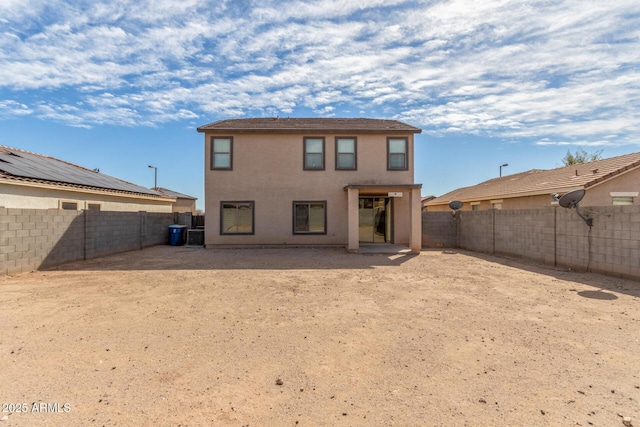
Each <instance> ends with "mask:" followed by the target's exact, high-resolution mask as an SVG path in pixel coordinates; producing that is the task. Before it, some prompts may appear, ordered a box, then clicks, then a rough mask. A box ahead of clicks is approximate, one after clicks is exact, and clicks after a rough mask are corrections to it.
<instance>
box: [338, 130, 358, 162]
mask: <svg viewBox="0 0 640 427" xmlns="http://www.w3.org/2000/svg"><path fill="white" fill-rule="evenodd" d="M356 141H357V139H356V138H355V137H337V138H336V169H343V170H355V169H357V160H356V149H357V148H356Z"/></svg>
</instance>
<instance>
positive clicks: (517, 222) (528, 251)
mask: <svg viewBox="0 0 640 427" xmlns="http://www.w3.org/2000/svg"><path fill="white" fill-rule="evenodd" d="M554 210H555V209H554V208H544V209H528V210H507V211H500V210H494V211H493V213H494V226H495V242H494V252H495V253H497V254H508V255H515V256H518V257H523V258H530V259H533V260H535V261H539V262H546V263H554V261H555V260H554V256H553V248H554Z"/></svg>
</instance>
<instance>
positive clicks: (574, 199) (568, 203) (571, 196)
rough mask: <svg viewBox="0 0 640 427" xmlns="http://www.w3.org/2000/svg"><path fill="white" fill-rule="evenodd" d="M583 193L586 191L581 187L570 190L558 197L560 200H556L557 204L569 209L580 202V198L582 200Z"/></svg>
mask: <svg viewBox="0 0 640 427" xmlns="http://www.w3.org/2000/svg"><path fill="white" fill-rule="evenodd" d="M585 193H586V192H585V191H584V189H582V188H580V189H578V190H573V191H570V192H568V193H567V194H565V195H564V196H562V197H560V200H558V204H560V206H562V207H563V208H569V209H571V208H572V207H574V206H576V207H577V206H578V203H580V200H582V198H583V197H584V194H585Z"/></svg>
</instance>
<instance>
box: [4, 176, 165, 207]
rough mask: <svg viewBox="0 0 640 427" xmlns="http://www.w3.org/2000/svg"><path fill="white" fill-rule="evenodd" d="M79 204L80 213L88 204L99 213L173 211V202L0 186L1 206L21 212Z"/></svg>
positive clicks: (28, 187) (20, 186) (8, 185)
mask: <svg viewBox="0 0 640 427" xmlns="http://www.w3.org/2000/svg"><path fill="white" fill-rule="evenodd" d="M61 200H62V201H65V202H76V203H78V210H82V209H86V207H87V206H86V204H87V203H97V204H100V210H103V211H120V212H137V211H147V212H171V204H172V200H141V199H137V198H126V197H117V196H112V195H107V194H93V193H82V192H76V191H66V190H57V189H48V188H39V187H30V186H23V185H10V184H4V183H2V184H0V206H3V207H5V208H18V209H58V208H59V207H60V201H61Z"/></svg>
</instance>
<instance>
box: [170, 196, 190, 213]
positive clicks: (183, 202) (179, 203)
mask: <svg viewBox="0 0 640 427" xmlns="http://www.w3.org/2000/svg"><path fill="white" fill-rule="evenodd" d="M172 209H173V212H179V213H183V212H191V213H195V211H196V201H195V200H193V199H182V198H178V199H176V202H175V203H174V204H173V208H172Z"/></svg>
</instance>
